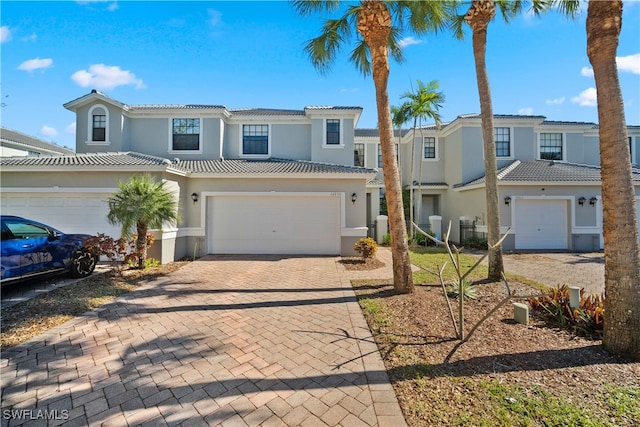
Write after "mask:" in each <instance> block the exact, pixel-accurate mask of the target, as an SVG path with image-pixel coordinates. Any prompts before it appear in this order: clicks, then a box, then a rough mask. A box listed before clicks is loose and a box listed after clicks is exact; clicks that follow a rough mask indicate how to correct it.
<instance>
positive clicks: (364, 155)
mask: <svg viewBox="0 0 640 427" xmlns="http://www.w3.org/2000/svg"><path fill="white" fill-rule="evenodd" d="M356 144H362V147H363V149H362V157H363V160H364V162H363V165H362V167H363V168H366V167H367V145H369V144H367V143H365V142H354V143H353V152H354V154H355V151H356ZM354 166H355V165H354Z"/></svg>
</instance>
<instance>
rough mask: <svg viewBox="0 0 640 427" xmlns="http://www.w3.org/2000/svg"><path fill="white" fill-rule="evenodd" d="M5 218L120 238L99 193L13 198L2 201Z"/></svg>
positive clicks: (9, 195) (68, 230) (118, 229)
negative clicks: (9, 217)
mask: <svg viewBox="0 0 640 427" xmlns="http://www.w3.org/2000/svg"><path fill="white" fill-rule="evenodd" d="M0 199H1V200H0V206H1V208H2V214H3V215H16V216H22V217H25V218H30V219H33V220H36V221H40V222H43V223H45V224H48V225H51V226H52V227H55V228H57V229H59V230H61V231H62V232H64V233H86V234H97V233H105V234H107V235H109V236H112V237H119V236H120V228H119V227H118V226H114V225H111V224H109V223H108V222H107V213H108V212H109V207H108V204H107V202H106V199H107V196H106V195H104V194H97V193H68V194H60V193H54V194H46V193H34V194H24V193H22V194H10V193H5V194H3V195H2V197H1V198H0Z"/></svg>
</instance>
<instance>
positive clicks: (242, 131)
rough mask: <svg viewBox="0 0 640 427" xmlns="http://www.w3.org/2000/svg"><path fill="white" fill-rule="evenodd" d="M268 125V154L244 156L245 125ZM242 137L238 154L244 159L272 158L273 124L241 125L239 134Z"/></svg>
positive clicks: (239, 139) (239, 141) (239, 140)
mask: <svg viewBox="0 0 640 427" xmlns="http://www.w3.org/2000/svg"><path fill="white" fill-rule="evenodd" d="M265 124H266V125H267V154H244V153H243V152H242V150H243V146H242V138H243V135H244V126H245V125H265ZM238 133H239V134H240V135H239V136H240V137H239V138H238V154H239V156H240V157H241V158H244V159H268V158H270V157H271V123H240V131H239V132H238Z"/></svg>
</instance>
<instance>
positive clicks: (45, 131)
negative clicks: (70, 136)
mask: <svg viewBox="0 0 640 427" xmlns="http://www.w3.org/2000/svg"><path fill="white" fill-rule="evenodd" d="M40 133H41V134H42V135H44V136H49V137H51V136H56V135H57V134H58V131H57V130H56V129H55V128H52V127H51V126H47V125H44V126H42V129H40Z"/></svg>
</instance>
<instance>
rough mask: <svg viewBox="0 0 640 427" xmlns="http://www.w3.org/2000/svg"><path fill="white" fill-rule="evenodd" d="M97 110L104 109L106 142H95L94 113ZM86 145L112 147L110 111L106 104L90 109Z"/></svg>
mask: <svg viewBox="0 0 640 427" xmlns="http://www.w3.org/2000/svg"><path fill="white" fill-rule="evenodd" d="M97 108H102V109H103V110H104V115H105V129H104V141H94V140H93V112H94V110H96V109H97ZM86 144H87V145H111V140H110V138H109V109H108V108H107V106H106V105H104V104H96V105H94V106H93V107H91V108H89V113H88V115H87V141H86Z"/></svg>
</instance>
